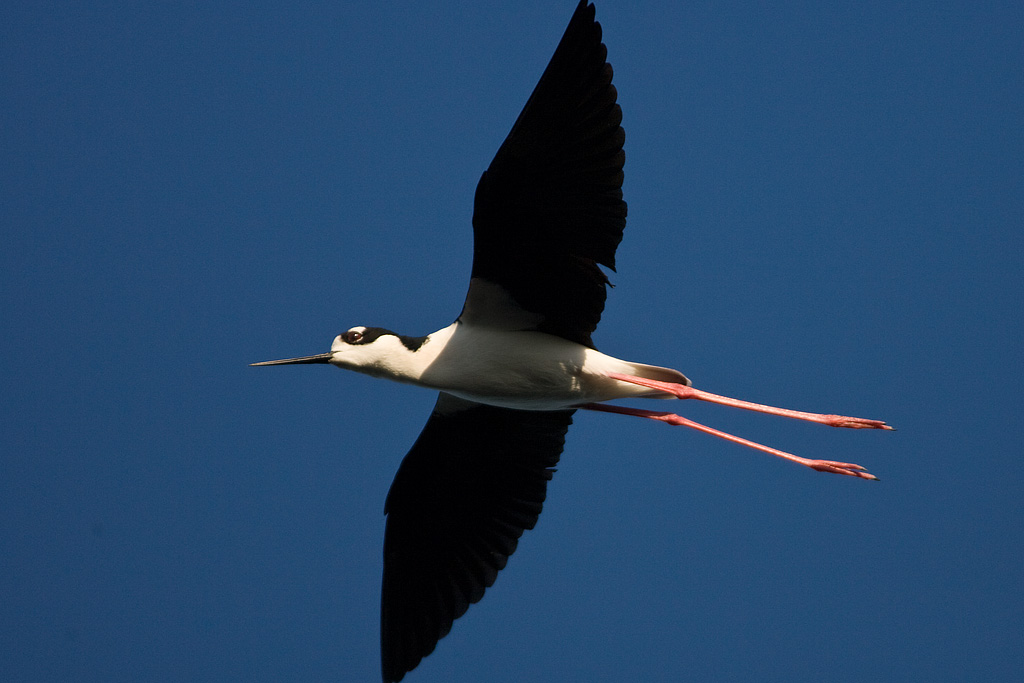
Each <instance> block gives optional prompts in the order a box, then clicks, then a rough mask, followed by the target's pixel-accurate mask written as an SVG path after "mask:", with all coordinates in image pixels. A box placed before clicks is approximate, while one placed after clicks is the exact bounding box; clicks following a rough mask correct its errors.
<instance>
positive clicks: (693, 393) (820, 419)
mask: <svg viewBox="0 0 1024 683" xmlns="http://www.w3.org/2000/svg"><path fill="white" fill-rule="evenodd" d="M608 376H609V377H611V378H612V379H617V380H619V381H621V382H629V383H630V384H639V385H640V386H642V387H650V388H651V389H658V390H659V391H664V392H665V393H668V394H673V395H674V396H676V397H677V398H684V399H685V398H695V399H697V400H698V401H708V402H709V403H718V404H721V405H723V406H733V407H734V408H743V409H744V410H754V411H756V412H759V413H768V414H769V415H781V416H783V417H792V418H795V419H797V420H806V421H808V422H817V423H819V424H823V425H828V426H830V427H849V428H851V429H894V427H890V426H889V425H887V424H885V423H884V422H882V421H881V420H866V419H864V418H862V417H846V416H844V415H821V414H819V413H805V412H802V411H799V410H789V409H788V408H775V407H772V406H766V405H762V404H760V403H751V402H750V401H740V400H739V399H735V398H729V397H728V396H719V395H718V394H712V393H709V392H707V391H701V390H700V389H694V388H693V387H688V386H684V385H682V384H675V383H673V382H659V381H657V380H653V379H645V378H643V377H634V376H633V375H623V374H620V373H618V372H609V373H608Z"/></svg>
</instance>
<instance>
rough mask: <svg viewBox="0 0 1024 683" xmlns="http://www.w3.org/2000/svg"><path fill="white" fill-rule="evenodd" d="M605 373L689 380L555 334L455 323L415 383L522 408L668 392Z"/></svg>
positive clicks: (566, 405) (660, 395)
mask: <svg viewBox="0 0 1024 683" xmlns="http://www.w3.org/2000/svg"><path fill="white" fill-rule="evenodd" d="M453 327H454V326H453ZM609 372H618V373H622V374H628V375H637V376H641V377H648V378H651V379H658V380H661V381H668V382H677V383H681V384H688V383H689V380H687V379H686V377H684V376H683V375H682V374H680V373H678V372H676V371H675V370H670V369H668V368H659V367H656V366H650V365H643V364H640V363H631V362H628V361H623V360H619V359H617V358H613V357H611V356H607V355H605V354H603V353H600V352H599V351H595V350H593V349H590V348H587V347H585V346H582V345H580V344H576V343H573V342H570V341H567V340H565V339H562V338H561V337H554V336H552V335H548V334H544V333H541V332H509V331H502V330H491V329H487V328H483V329H482V328H473V327H467V326H465V325H459V326H458V327H457V328H456V329H453V330H452V334H451V336H450V338H449V339H448V340H447V343H445V345H444V348H443V350H442V351H441V352H440V353H439V354H438V356H437V357H436V359H434V361H433V362H432V363H431V364H430V365H429V367H428V368H426V370H425V371H424V372H423V373H422V375H421V376H420V377H419V381H418V382H417V384H422V385H424V386H429V387H432V388H434V389H439V390H441V391H446V392H448V393H450V394H454V395H455V396H458V397H460V398H464V399H468V400H471V401H477V402H479V403H486V404H489V405H496V406H501V407H506V408H518V409H521V410H561V409H565V408H571V407H573V406H577V405H579V404H581V403H593V402H600V401H608V400H611V399H619V398H630V397H648V398H674V397H673V396H671V395H668V394H664V393H662V392H658V391H652V390H651V389H648V388H645V387H641V386H638V385H636V384H630V383H628V382H620V381H618V380H614V379H611V378H609V377H608V376H607V373H609Z"/></svg>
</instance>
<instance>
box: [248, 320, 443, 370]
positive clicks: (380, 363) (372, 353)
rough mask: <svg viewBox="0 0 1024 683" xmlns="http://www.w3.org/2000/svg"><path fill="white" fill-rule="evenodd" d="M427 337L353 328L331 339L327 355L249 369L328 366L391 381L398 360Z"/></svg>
mask: <svg viewBox="0 0 1024 683" xmlns="http://www.w3.org/2000/svg"><path fill="white" fill-rule="evenodd" d="M426 340H427V337H407V336H405V335H400V334H397V333H395V332H392V331H391V330H385V329H384V328H383V327H363V326H358V327H353V328H352V329H350V330H348V331H347V332H342V333H341V334H339V335H338V336H337V337H335V338H334V342H333V343H332V344H331V350H330V351H329V352H328V353H319V354H317V355H315V356H303V357H301V358H284V359H282V360H267V361H263V362H262V363H252V365H254V366H257V365H300V364H308V363H330V364H331V365H336V366H338V367H339V368H345V369H348V370H355V371H357V372H363V373H366V374H369V375H377V376H386V377H394V376H395V374H396V366H397V365H402V364H403V363H401V362H400V361H399V359H403V358H408V357H409V356H411V355H412V354H414V353H415V352H416V351H418V350H419V348H420V347H421V346H422V345H423V343H424V342H425V341H426Z"/></svg>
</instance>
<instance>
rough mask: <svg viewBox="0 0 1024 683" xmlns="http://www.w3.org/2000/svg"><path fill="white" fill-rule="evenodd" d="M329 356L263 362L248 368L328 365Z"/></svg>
mask: <svg viewBox="0 0 1024 683" xmlns="http://www.w3.org/2000/svg"><path fill="white" fill-rule="evenodd" d="M330 362H331V354H329V353H318V354H317V355H315V356H303V357H302V358H285V359H283V360H265V361H263V362H262V363H249V367H255V366H257V365H299V364H302V363H330Z"/></svg>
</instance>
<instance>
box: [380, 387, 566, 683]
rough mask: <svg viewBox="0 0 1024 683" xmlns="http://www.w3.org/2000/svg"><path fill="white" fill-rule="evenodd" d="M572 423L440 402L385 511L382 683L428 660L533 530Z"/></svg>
mask: <svg viewBox="0 0 1024 683" xmlns="http://www.w3.org/2000/svg"><path fill="white" fill-rule="evenodd" d="M572 414H573V411H571V410H564V411H554V412H532V411H524V410H509V409H507V408H497V407H494V406H488V405H483V404H480V403H474V402H472V401H465V400H462V399H459V398H455V397H453V396H451V395H449V394H444V393H442V394H441V395H440V397H439V398H438V400H437V405H436V406H435V407H434V412H433V414H432V415H431V416H430V419H429V420H428V421H427V424H426V426H425V427H424V428H423V432H422V433H421V434H420V436H419V438H418V439H417V440H416V443H415V444H413V447H412V450H410V451H409V453H408V455H406V456H405V459H404V460H403V461H402V465H401V467H399V468H398V474H396V475H395V481H394V483H392V484H391V490H390V492H389V493H388V498H387V503H386V504H385V508H384V512H385V513H386V514H387V526H386V529H385V533H384V584H383V589H382V596H381V670H382V673H383V676H384V681H385V683H389V682H391V681H399V680H401V679H402V677H403V676H404V675H405V673H406V672H407V671H411V670H412V669H414V668H415V667H416V665H417V664H419V662H420V660H421V659H422V658H423V657H425V656H427V655H428V654H430V653H431V652H433V650H434V646H435V645H436V644H437V641H438V640H439V639H441V638H443V637H444V636H445V635H447V634H448V631H449V630H451V627H452V622H453V621H454V620H455V619H458V618H459V617H460V616H462V615H463V614H465V612H466V610H467V609H468V608H469V605H470V604H471V603H474V602H477V601H478V600H480V598H481V597H483V594H484V589H486V588H487V587H489V586H491V585H492V584H493V583H494V579H495V578H496V577H497V575H498V571H499V570H501V569H503V568H504V567H505V562H506V561H507V560H508V557H509V555H511V554H512V553H513V552H514V551H515V549H516V544H517V542H518V539H519V537H520V536H521V535H522V533H523V531H524V530H525V529H532V528H533V525H534V524H536V523H537V517H538V515H540V511H541V507H542V505H543V503H544V498H545V496H546V494H547V484H548V481H549V480H550V479H551V475H552V473H553V472H554V470H553V469H552V468H553V467H554V466H555V465H556V464H557V463H558V456H559V455H560V454H561V452H562V446H563V444H564V443H565V432H566V430H567V429H568V428H569V425H570V423H572Z"/></svg>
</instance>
